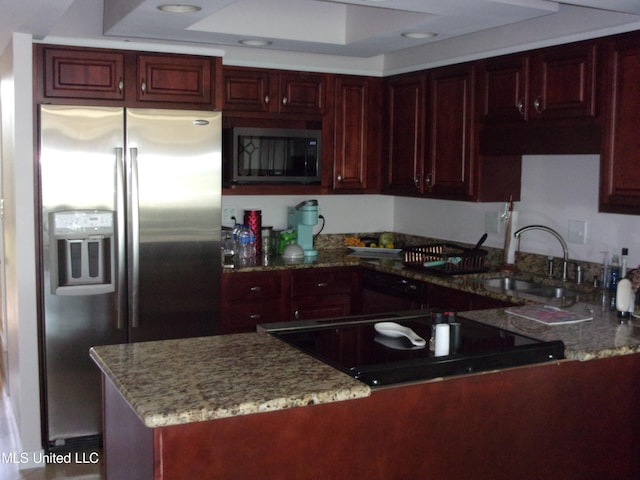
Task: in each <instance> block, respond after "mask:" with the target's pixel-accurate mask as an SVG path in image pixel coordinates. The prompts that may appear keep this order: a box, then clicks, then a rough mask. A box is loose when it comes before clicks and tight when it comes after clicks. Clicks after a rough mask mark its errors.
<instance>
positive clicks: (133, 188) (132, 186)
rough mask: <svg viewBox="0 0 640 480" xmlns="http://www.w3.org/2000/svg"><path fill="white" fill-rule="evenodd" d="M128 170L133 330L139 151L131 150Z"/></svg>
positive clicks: (136, 296)
mask: <svg viewBox="0 0 640 480" xmlns="http://www.w3.org/2000/svg"><path fill="white" fill-rule="evenodd" d="M129 160H130V161H129V168H128V176H127V177H128V179H127V180H128V185H127V186H128V188H127V205H128V211H127V213H128V227H129V228H128V247H129V250H128V253H129V319H130V322H131V328H138V327H139V326H140V319H139V310H138V300H139V283H140V223H139V222H140V218H139V211H138V209H139V206H140V205H139V198H138V149H137V148H130V149H129Z"/></svg>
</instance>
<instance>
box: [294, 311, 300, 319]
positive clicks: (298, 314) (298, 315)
mask: <svg viewBox="0 0 640 480" xmlns="http://www.w3.org/2000/svg"><path fill="white" fill-rule="evenodd" d="M293 318H295V319H296V320H300V311H299V310H296V311H295V312H293Z"/></svg>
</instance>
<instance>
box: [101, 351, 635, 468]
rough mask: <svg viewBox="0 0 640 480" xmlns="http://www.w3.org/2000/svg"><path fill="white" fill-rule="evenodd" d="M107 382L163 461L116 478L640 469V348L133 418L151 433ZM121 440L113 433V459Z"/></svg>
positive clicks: (133, 443)
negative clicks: (213, 410)
mask: <svg viewBox="0 0 640 480" xmlns="http://www.w3.org/2000/svg"><path fill="white" fill-rule="evenodd" d="M105 388H106V396H105V416H106V422H107V425H109V424H111V428H107V435H108V436H109V435H116V436H119V437H120V438H119V439H118V441H117V442H116V443H118V444H119V443H121V442H126V443H128V445H126V446H124V445H119V448H120V449H122V448H126V449H128V450H129V451H130V452H136V456H135V457H133V458H137V459H138V461H140V462H142V463H144V464H146V465H151V464H153V465H154V468H155V471H154V476H149V477H140V476H137V477H131V476H127V475H126V473H127V472H126V471H122V470H121V471H119V472H117V473H114V474H113V475H112V472H110V471H109V470H107V473H108V475H109V478H118V479H126V478H136V479H141V478H153V479H155V480H161V479H171V480H179V479H194V478H219V479H225V480H231V479H238V480H249V479H277V480H287V479H292V480H300V479H314V480H329V479H331V480H333V479H336V480H338V479H339V480H342V479H347V478H349V479H365V478H366V479H367V480H395V479H397V480H405V479H407V478H434V479H460V478H473V479H474V480H484V479H486V480H503V479H504V480H512V479H514V478H517V479H518V480H528V479H531V480H539V479H540V478H561V479H563V480H573V479H575V480H584V479H598V480H603V479H622V478H624V479H627V478H640V415H638V414H637V412H638V406H639V405H640V356H638V355H626V356H616V357H611V358H606V359H600V360H592V361H588V362H577V361H561V362H557V363H552V364H545V365H537V366H528V367H520V368H515V369H510V370H504V371H500V372H492V373H485V374H478V375H469V376H464V377H458V378H452V379H448V380H443V381H432V382H428V383H420V384H414V385H407V386H397V387H392V388H384V389H379V390H375V391H374V392H373V393H372V395H371V396H370V397H367V398H362V399H356V400H349V401H343V402H336V403H329V404H323V405H314V406H308V407H299V408H291V409H287V410H280V411H275V412H268V413H259V414H252V415H244V416H237V417H230V418H223V419H219V420H211V421H206V422H196V423H188V424H184V425H176V426H171V427H160V428H156V429H153V430H150V429H147V428H146V427H144V425H143V424H142V422H140V421H139V420H137V421H136V422H135V425H127V426H126V428H127V429H133V430H140V431H146V432H147V433H143V434H142V435H141V434H140V432H138V433H135V432H132V431H131V430H128V431H126V432H125V430H121V429H120V428H119V427H117V425H120V426H121V427H122V425H121V424H122V423H123V421H128V420H127V419H125V418H124V417H123V416H122V413H121V412H122V405H120V406H118V405H117V404H118V403H122V402H124V399H123V397H122V396H121V395H120V394H119V393H118V392H116V393H117V394H115V395H114V394H113V392H112V393H111V394H110V393H109V390H110V389H115V386H114V385H113V384H111V382H110V381H108V380H107V381H106V382H105ZM125 406H128V405H125ZM114 409H115V410H114ZM119 412H120V413H119ZM129 423H131V422H129ZM114 425H116V427H114ZM123 428H124V427H123ZM149 433H152V435H149ZM151 437H152V438H151ZM113 446H114V443H113V442H112V441H111V439H109V438H107V439H106V449H107V451H106V455H107V466H108V469H109V468H111V467H112V465H113V463H112V462H110V457H111V456H112V455H113V456H116V455H115V454H113V452H112V451H111V449H112V448H113ZM151 446H152V448H151ZM151 450H153V451H151ZM129 470H130V471H133V467H132V466H129Z"/></svg>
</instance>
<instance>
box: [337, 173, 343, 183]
mask: <svg viewBox="0 0 640 480" xmlns="http://www.w3.org/2000/svg"><path fill="white" fill-rule="evenodd" d="M336 180H337V181H338V183H340V182H342V175H340V174H338V176H337V177H336Z"/></svg>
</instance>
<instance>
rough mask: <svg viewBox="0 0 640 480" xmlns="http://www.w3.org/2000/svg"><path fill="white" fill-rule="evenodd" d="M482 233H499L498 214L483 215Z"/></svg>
mask: <svg viewBox="0 0 640 480" xmlns="http://www.w3.org/2000/svg"><path fill="white" fill-rule="evenodd" d="M484 231H485V232H487V233H500V214H499V213H497V212H487V213H485V214H484Z"/></svg>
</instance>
